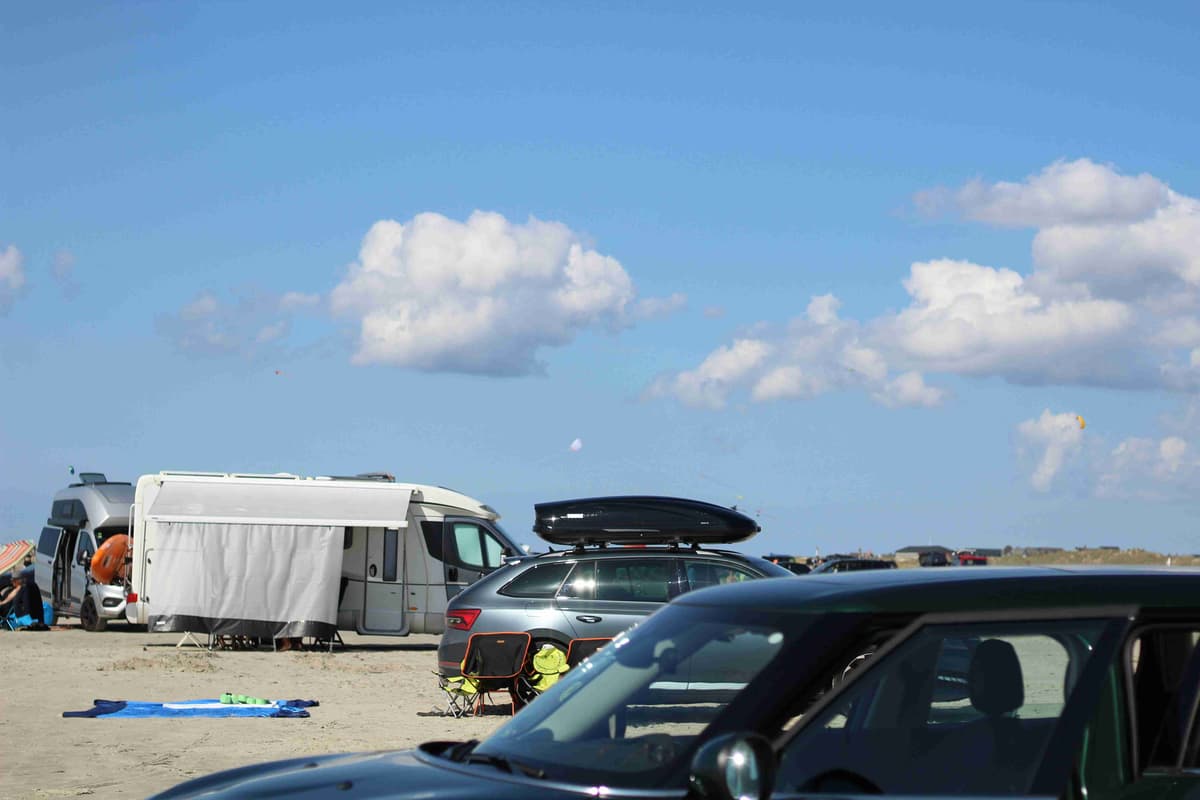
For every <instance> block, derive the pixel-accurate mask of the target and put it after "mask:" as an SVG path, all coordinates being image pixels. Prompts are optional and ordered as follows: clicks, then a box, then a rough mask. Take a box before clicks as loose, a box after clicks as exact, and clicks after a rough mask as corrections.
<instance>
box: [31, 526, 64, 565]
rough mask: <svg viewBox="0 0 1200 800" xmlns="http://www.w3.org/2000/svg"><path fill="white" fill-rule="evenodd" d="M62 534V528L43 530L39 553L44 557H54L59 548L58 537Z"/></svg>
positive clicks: (39, 541) (39, 539) (39, 542)
mask: <svg viewBox="0 0 1200 800" xmlns="http://www.w3.org/2000/svg"><path fill="white" fill-rule="evenodd" d="M60 533H62V529H61V528H42V535H41V537H39V538H38V548H37V549H38V552H39V553H41V554H42V555H44V556H50V557H51V558H53V557H54V551H55V550H56V549H57V548H58V535H59V534H60Z"/></svg>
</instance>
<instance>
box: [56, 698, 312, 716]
mask: <svg viewBox="0 0 1200 800" xmlns="http://www.w3.org/2000/svg"><path fill="white" fill-rule="evenodd" d="M92 702H93V703H94V705H93V707H92V708H89V709H87V710H86V711H64V712H63V716H64V717H89V718H103V719H154V718H168V719H179V718H181V717H205V718H210V719H212V718H217V717H277V718H279V717H307V716H308V711H307V710H306V709H309V708H312V707H313V706H318V705H320V703H318V702H317V701H316V700H272V701H271V703H270V704H269V705H265V706H258V705H241V704H231V703H222V702H221V701H220V700H218V699H216V698H214V699H211V700H183V701H180V702H178V703H142V702H137V701H134V700H93V701H92Z"/></svg>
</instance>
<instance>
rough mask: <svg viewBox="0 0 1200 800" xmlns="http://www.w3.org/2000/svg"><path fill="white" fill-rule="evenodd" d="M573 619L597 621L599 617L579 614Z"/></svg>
mask: <svg viewBox="0 0 1200 800" xmlns="http://www.w3.org/2000/svg"><path fill="white" fill-rule="evenodd" d="M575 619H577V620H579V621H580V622H599V621H600V619H601V618H600V617H597V616H593V615H591V614H580V615H579V616H578V617H576V618H575Z"/></svg>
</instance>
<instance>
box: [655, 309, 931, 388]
mask: <svg viewBox="0 0 1200 800" xmlns="http://www.w3.org/2000/svg"><path fill="white" fill-rule="evenodd" d="M840 307H841V302H840V301H839V300H838V299H837V298H836V297H834V296H833V295H828V294H827V295H820V296H817V297H813V298H812V299H811V300H810V301H809V303H808V305H807V306H806V307H805V310H804V314H803V316H800V317H797V318H796V319H793V320H792V321H791V322H789V323H788V324H787V325H786V326H785V327H784V328H783V329H780V330H774V329H771V328H770V327H769V326H760V327H759V328H758V329H756V334H755V336H754V337H743V338H740V339H737V340H735V341H734V342H733V344H731V345H723V346H721V347H718V348H717V349H716V350H714V351H713V352H712V353H710V354H709V355H708V356H707V357H706V358H705V359H704V361H703V362H701V364H700V365H699V366H698V367H696V368H695V369H692V370H683V371H679V372H673V373H667V374H665V375H661V376H659V377H658V378H657V379H656V380H655V382H654V383H653V384H652V385H651V387H650V389H649V390H648V392H647V395H648V396H650V397H667V396H669V397H674V398H675V399H677V400H679V401H680V402H682V403H684V404H685V405H691V406H696V407H700V408H722V407H724V406H725V405H726V404H727V402H728V400H729V398H730V396H731V395H733V394H734V393H737V392H743V391H744V392H746V393H747V394H748V396H749V398H750V399H751V400H752V401H754V402H770V401H777V400H802V399H808V398H812V397H817V396H819V395H822V394H825V393H827V392H832V391H838V390H845V389H862V390H865V391H867V392H869V393H870V395H871V397H873V398H874V399H875V400H876V401H877V402H879V403H883V404H885V405H889V406H904V405H912V406H932V405H937V404H938V403H940V402H941V400H942V398H943V396H944V393H943V392H942V391H941V390H939V389H934V388H931V387H928V386H926V385H925V383H924V379H923V378H922V377H921V375H920V374H919V373H916V372H912V373H909V374H906V375H903V376H900V377H898V378H892V379H889V375H890V370H889V367H888V362H887V359H886V358H885V356H884V355H883V353H881V352H880V350H879V349H877V348H876V347H874V346H872V345H871V344H869V343H868V342H867V341H866V340H865V338H864V334H863V331H862V329H861V328H860V326H859V325H858V323H857V322H854V321H852V320H843V319H841V318H839V317H838V309H839V308H840Z"/></svg>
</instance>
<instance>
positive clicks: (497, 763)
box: [463, 753, 546, 778]
mask: <svg viewBox="0 0 1200 800" xmlns="http://www.w3.org/2000/svg"><path fill="white" fill-rule="evenodd" d="M463 760H464V761H465V762H466V763H467V764H490V765H491V766H493V767H495V768H497V769H502V770H504V771H505V772H510V773H511V772H512V771H513V767H516V768H517V769H519V770H520V771H521V772H523V773H524V774H525V775H528V776H529V777H530V778H544V777H546V773H545V772H544V771H543V770H541V769H539V768H538V767H535V766H533V765H532V764H522V763H521V762H520V761H513V760H512V759H511V758H505V757H504V756H497V755H492V754H491V753H468V754H467V757H466V758H465V759H463Z"/></svg>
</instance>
